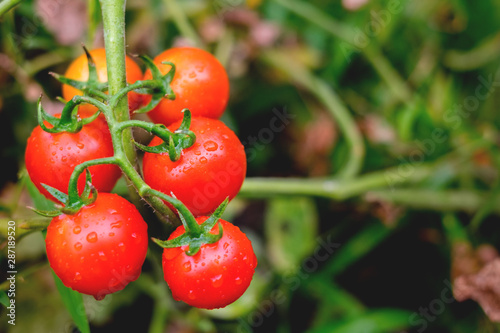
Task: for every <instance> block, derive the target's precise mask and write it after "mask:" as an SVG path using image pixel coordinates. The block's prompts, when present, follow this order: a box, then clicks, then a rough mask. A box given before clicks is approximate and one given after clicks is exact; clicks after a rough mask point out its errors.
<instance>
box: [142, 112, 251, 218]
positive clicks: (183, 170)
mask: <svg viewBox="0 0 500 333" xmlns="http://www.w3.org/2000/svg"><path fill="white" fill-rule="evenodd" d="M179 125H180V121H179V122H177V123H174V124H172V125H171V126H170V127H169V129H170V130H171V131H174V130H175V129H177V128H178V127H179ZM190 129H191V130H192V131H193V132H194V133H195V135H196V142H195V143H194V145H193V146H191V147H189V148H188V149H184V150H183V152H182V154H181V158H180V159H179V160H177V161H175V162H172V161H171V160H170V158H169V156H168V153H162V154H153V153H145V154H144V159H143V171H144V180H145V181H146V183H147V184H148V185H149V186H151V187H152V188H154V189H156V190H158V191H161V192H163V193H165V194H168V195H170V193H171V192H172V193H173V194H174V195H175V196H176V197H177V199H179V200H180V201H182V202H183V203H184V205H186V207H187V208H188V209H189V210H190V211H191V212H192V213H193V215H194V216H201V215H210V213H212V212H213V211H214V210H215V209H216V208H217V207H218V206H219V205H220V203H221V202H222V201H224V199H226V197H229V199H232V198H234V197H235V196H236V194H237V193H238V191H239V190H240V188H241V185H242V184H243V180H244V179H245V173H246V166H247V165H246V156H245V151H244V148H243V145H242V144H241V142H240V140H239V139H238V137H237V136H236V135H235V134H234V132H233V131H232V130H231V129H229V128H228V127H227V126H226V125H224V123H223V122H222V121H220V120H217V119H210V118H203V117H198V118H196V117H195V118H193V119H192V121H191V128H190ZM161 143H162V140H161V139H159V138H158V137H155V138H154V139H153V140H152V141H151V143H150V144H149V146H156V145H159V144H161Z"/></svg>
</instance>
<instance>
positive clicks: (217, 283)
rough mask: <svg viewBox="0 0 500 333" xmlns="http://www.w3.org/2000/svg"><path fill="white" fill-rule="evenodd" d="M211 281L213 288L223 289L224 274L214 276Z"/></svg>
mask: <svg viewBox="0 0 500 333" xmlns="http://www.w3.org/2000/svg"><path fill="white" fill-rule="evenodd" d="M210 280H212V287H214V288H220V287H222V282H223V281H222V274H219V275H217V276H214V277H213V278H211V279H210Z"/></svg>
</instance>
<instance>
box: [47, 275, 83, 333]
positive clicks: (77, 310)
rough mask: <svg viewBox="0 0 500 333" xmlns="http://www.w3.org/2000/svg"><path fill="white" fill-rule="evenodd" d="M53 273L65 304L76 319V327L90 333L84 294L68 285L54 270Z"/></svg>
mask: <svg viewBox="0 0 500 333" xmlns="http://www.w3.org/2000/svg"><path fill="white" fill-rule="evenodd" d="M52 273H53V275H54V281H55V282H56V287H57V290H58V291H59V294H60V295H61V298H62V300H63V302H64V305H66V308H67V309H68V311H69V314H70V315H71V318H73V320H74V321H75V325H76V327H78V329H79V330H80V332H82V333H90V326H89V322H88V319H87V315H86V313H85V306H84V304H83V297H82V294H80V293H79V292H77V291H74V290H72V289H70V288H68V287H66V286H65V285H64V284H63V283H62V281H61V280H60V279H59V278H58V277H57V275H56V274H55V273H54V272H52Z"/></svg>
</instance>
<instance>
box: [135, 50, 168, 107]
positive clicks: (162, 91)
mask: <svg viewBox="0 0 500 333" xmlns="http://www.w3.org/2000/svg"><path fill="white" fill-rule="evenodd" d="M139 58H141V60H142V61H144V63H145V64H146V67H147V68H148V69H149V70H150V71H151V75H152V77H153V78H152V80H156V81H157V82H160V86H159V87H158V89H154V90H152V89H147V88H141V89H136V90H135V91H136V92H138V93H140V94H150V95H151V101H150V102H149V103H148V104H147V105H146V106H143V107H142V108H139V109H137V110H135V111H134V113H146V112H149V111H151V110H152V109H153V108H155V107H156V106H157V105H158V104H159V103H160V102H161V101H162V100H163V99H164V98H168V99H171V100H174V99H175V92H174V91H173V90H172V88H171V87H170V83H171V82H172V80H173V78H174V75H175V65H174V64H173V63H171V62H168V61H164V62H162V64H166V65H170V66H171V68H170V70H169V71H168V73H167V74H165V75H163V74H162V73H161V72H160V69H159V68H158V67H157V66H156V64H155V63H154V62H153V60H152V59H151V58H150V57H148V56H146V55H140V56H139Z"/></svg>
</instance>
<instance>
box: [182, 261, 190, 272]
mask: <svg viewBox="0 0 500 333" xmlns="http://www.w3.org/2000/svg"><path fill="white" fill-rule="evenodd" d="M182 270H183V271H184V272H190V271H191V262H189V261H186V262H185V263H184V264H183V265H182Z"/></svg>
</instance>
